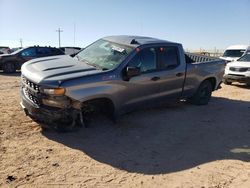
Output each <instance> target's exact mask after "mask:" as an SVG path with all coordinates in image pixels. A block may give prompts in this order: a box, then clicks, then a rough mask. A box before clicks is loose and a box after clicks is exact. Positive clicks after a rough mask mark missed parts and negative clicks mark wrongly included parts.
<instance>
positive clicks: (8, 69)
mask: <svg viewBox="0 0 250 188" xmlns="http://www.w3.org/2000/svg"><path fill="white" fill-rule="evenodd" d="M3 72H4V73H15V72H16V67H15V64H14V63H12V62H7V63H5V64H4V65H3Z"/></svg>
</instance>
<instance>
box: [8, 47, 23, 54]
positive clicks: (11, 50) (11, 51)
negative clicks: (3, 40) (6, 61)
mask: <svg viewBox="0 0 250 188" xmlns="http://www.w3.org/2000/svg"><path fill="white" fill-rule="evenodd" d="M20 49H22V47H18V48H11V49H10V53H13V52H15V51H17V50H20Z"/></svg>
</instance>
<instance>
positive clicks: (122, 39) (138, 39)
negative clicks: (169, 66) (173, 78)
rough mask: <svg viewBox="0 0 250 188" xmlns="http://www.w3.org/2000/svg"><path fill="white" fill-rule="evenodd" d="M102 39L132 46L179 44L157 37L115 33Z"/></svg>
mask: <svg viewBox="0 0 250 188" xmlns="http://www.w3.org/2000/svg"><path fill="white" fill-rule="evenodd" d="M102 39H104V40H108V41H111V42H115V43H119V44H124V45H127V46H133V47H137V46H140V45H144V44H159V43H168V44H177V45H180V44H179V43H175V42H170V41H167V40H161V39H157V38H151V37H144V36H129V35H116V36H107V37H103V38H102Z"/></svg>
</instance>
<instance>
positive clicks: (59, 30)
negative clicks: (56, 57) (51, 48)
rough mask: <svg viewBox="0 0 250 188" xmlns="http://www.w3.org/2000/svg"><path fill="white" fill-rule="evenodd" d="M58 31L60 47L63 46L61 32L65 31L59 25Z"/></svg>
mask: <svg viewBox="0 0 250 188" xmlns="http://www.w3.org/2000/svg"><path fill="white" fill-rule="evenodd" d="M56 32H58V39H59V48H60V47H61V32H63V30H61V29H60V27H59V28H58V30H56Z"/></svg>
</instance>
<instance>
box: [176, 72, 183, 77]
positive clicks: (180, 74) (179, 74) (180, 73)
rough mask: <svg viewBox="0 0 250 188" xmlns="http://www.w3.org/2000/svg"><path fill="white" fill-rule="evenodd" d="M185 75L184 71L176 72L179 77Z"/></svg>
mask: <svg viewBox="0 0 250 188" xmlns="http://www.w3.org/2000/svg"><path fill="white" fill-rule="evenodd" d="M183 75H184V73H182V72H179V73H177V74H176V76H177V77H181V76H183Z"/></svg>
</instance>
